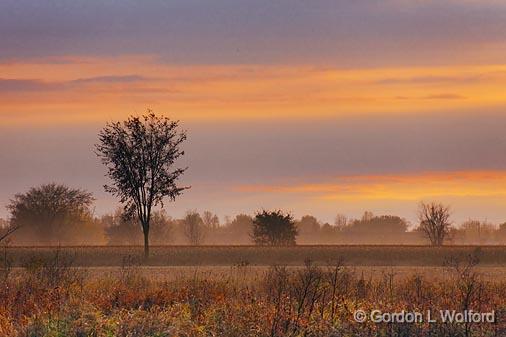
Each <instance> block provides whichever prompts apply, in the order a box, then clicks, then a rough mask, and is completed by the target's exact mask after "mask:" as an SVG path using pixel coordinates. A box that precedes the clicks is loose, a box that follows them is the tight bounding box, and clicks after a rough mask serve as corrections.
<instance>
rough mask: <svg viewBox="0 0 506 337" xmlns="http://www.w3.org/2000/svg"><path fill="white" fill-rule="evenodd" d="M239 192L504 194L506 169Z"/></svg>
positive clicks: (336, 196)
mask: <svg viewBox="0 0 506 337" xmlns="http://www.w3.org/2000/svg"><path fill="white" fill-rule="evenodd" d="M237 190H238V191H240V192H248V193H267V194H273V193H274V194H294V193H296V194H302V195H307V196H310V197H313V198H317V199H320V200H327V201H332V200H415V201H416V200H421V199H424V198H439V197H477V198H479V197H501V198H504V197H506V171H456V172H427V173H419V174H401V175H356V176H340V177H337V178H335V179H330V180H329V181H326V182H317V183H301V184H285V185H241V186H239V187H238V188H237Z"/></svg>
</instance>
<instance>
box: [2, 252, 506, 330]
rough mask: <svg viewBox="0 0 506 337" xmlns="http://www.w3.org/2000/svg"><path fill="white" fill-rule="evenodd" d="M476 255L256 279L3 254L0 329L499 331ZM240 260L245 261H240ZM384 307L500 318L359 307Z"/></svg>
mask: <svg viewBox="0 0 506 337" xmlns="http://www.w3.org/2000/svg"><path fill="white" fill-rule="evenodd" d="M477 262H478V259H477V255H476V254H474V255H473V254H471V255H467V256H466V257H464V258H460V259H457V260H455V259H453V260H449V262H448V263H447V268H448V269H447V272H448V274H449V275H450V279H449V280H439V281H438V280H428V279H426V278H424V277H423V276H420V275H416V274H413V275H412V276H411V277H408V278H404V279H397V278H396V275H395V274H394V273H385V274H384V275H383V276H382V277H380V278H377V279H367V278H364V276H363V275H359V274H356V273H354V272H352V271H351V270H350V269H348V268H346V267H345V266H343V264H342V260H340V259H337V260H334V261H333V262H331V263H329V264H327V265H325V266H316V265H315V264H313V263H312V262H311V261H309V260H308V261H306V264H305V267H303V268H299V269H288V268H286V267H283V266H274V267H271V268H270V269H269V270H268V271H267V272H266V273H264V274H263V275H262V276H261V277H260V278H259V279H258V280H257V282H255V283H253V284H251V283H248V284H244V283H242V282H240V281H238V280H237V279H234V278H222V279H220V280H216V279H214V280H211V279H206V278H198V277H196V276H195V277H189V278H186V279H180V280H177V281H170V282H156V281H154V280H152V279H150V278H146V277H143V276H141V275H140V273H139V272H138V267H137V266H136V265H135V264H133V263H132V260H131V259H125V260H124V264H123V267H122V268H121V272H120V274H119V275H118V276H117V277H109V276H102V277H98V278H90V277H88V276H87V273H86V271H85V270H82V269H77V271H79V272H76V269H73V268H72V266H73V263H74V259H73V257H72V256H69V255H68V254H65V253H63V252H61V251H56V252H52V255H51V256H48V257H47V258H33V259H30V260H27V261H26V263H25V264H24V267H23V270H22V271H21V272H20V273H18V274H17V275H13V274H12V273H10V272H9V268H8V267H5V266H6V262H5V261H3V266H4V267H3V268H2V269H1V270H2V271H3V274H2V276H3V277H2V278H1V282H2V283H1V285H0V335H2V336H6V337H10V336H20V337H21V336H96V337H102V336H103V337H105V336H108V337H109V336H125V337H126V336H129V337H141V336H158V337H160V336H230V337H241V336H421V337H423V336H441V337H445V336H448V337H450V336H457V337H458V336H462V337H464V336H503V335H504V333H505V331H506V330H505V328H506V326H505V320H504V314H505V310H506V300H505V298H504V296H501V294H504V293H505V292H506V283H505V282H504V280H493V281H491V280H488V281H485V280H483V279H482V278H481V277H480V275H479V274H477V273H476V271H475V269H474V266H475V265H476V263H477ZM235 268H237V269H239V271H240V270H241V269H242V268H247V267H244V266H241V265H238V266H236V267H235ZM375 308H378V309H381V310H382V311H384V312H394V311H400V310H411V311H426V310H429V309H432V310H434V311H437V310H440V309H453V310H457V311H461V310H464V309H465V308H472V309H474V310H476V311H481V312H486V311H491V310H495V312H496V323H472V324H464V323H451V324H450V323H447V324H443V323H441V322H437V323H432V324H425V323H421V324H406V323H395V324H385V323H380V324H376V323H371V322H366V323H357V322H355V321H354V320H353V312H354V311H355V310H356V309H362V310H365V311H370V310H372V309H375Z"/></svg>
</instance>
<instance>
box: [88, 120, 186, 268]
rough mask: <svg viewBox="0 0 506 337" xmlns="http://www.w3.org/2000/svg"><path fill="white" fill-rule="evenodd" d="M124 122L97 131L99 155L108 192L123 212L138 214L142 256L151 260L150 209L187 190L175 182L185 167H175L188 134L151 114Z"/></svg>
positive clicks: (175, 125)
mask: <svg viewBox="0 0 506 337" xmlns="http://www.w3.org/2000/svg"><path fill="white" fill-rule="evenodd" d="M148 112H149V113H148V114H147V115H145V116H142V117H141V118H140V117H130V118H128V119H127V120H126V121H124V122H114V123H108V124H107V126H106V127H105V128H104V129H103V130H102V131H100V133H99V143H98V144H97V145H96V153H97V155H98V156H99V157H100V158H101V160H102V163H104V164H105V165H106V166H107V169H108V176H109V178H111V180H112V181H113V185H112V186H110V185H105V186H104V187H105V190H106V191H107V192H110V193H112V194H113V195H115V196H118V197H119V198H120V202H121V203H123V204H124V206H125V211H126V212H127V213H129V214H135V216H136V217H137V218H138V219H139V222H140V223H141V226H142V231H143V234H144V255H145V257H146V258H147V257H148V256H149V229H150V223H151V214H152V208H153V207H154V206H157V205H158V204H160V205H161V206H162V207H163V200H164V199H165V198H169V200H170V201H174V200H175V199H176V197H177V196H179V195H180V194H181V193H182V191H183V190H184V189H186V188H188V187H179V186H177V184H176V182H177V180H178V179H179V177H180V176H181V175H182V174H183V173H184V172H185V170H186V168H174V164H175V161H176V160H177V159H178V158H179V157H181V156H182V155H183V154H184V151H183V150H181V148H180V146H181V143H183V141H184V140H185V139H186V133H185V132H184V131H180V130H179V122H178V121H171V120H170V119H169V118H166V117H163V116H160V117H158V116H156V115H155V114H154V113H152V112H151V111H148Z"/></svg>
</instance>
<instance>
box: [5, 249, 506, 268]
mask: <svg viewBox="0 0 506 337" xmlns="http://www.w3.org/2000/svg"><path fill="white" fill-rule="evenodd" d="M54 249H55V247H8V248H7V251H8V254H9V256H10V257H11V259H12V261H13V264H14V266H22V265H23V264H24V263H25V262H26V261H27V260H30V259H31V258H33V257H34V256H36V257H43V258H49V257H50V256H51V255H52V253H53V251H54ZM60 250H61V251H62V252H63V253H65V254H67V255H70V256H73V258H74V265H77V266H121V265H122V264H123V263H124V260H125V258H129V259H133V260H140V259H141V258H142V254H143V248H142V247H140V246H127V247H125V246H123V247H121V246H112V247H110V246H96V247H93V246H74V247H61V248H60ZM475 250H479V251H480V256H481V265H488V266H505V265H506V246H483V247H474V246H445V247H439V248H435V247H429V246H377V245H350V246H294V247H257V246H198V247H192V246H154V247H152V248H151V257H150V259H149V261H148V263H147V264H148V265H152V266H231V265H253V266H269V265H272V264H279V265H287V266H297V265H298V266H301V265H304V261H306V260H308V259H310V260H311V261H313V262H314V263H316V264H320V265H327V264H328V263H330V262H332V261H334V260H336V259H338V258H342V259H343V260H344V261H346V263H347V264H348V265H355V266H441V265H442V264H443V263H444V261H446V260H448V259H449V258H462V257H464V256H466V255H469V254H470V253H472V252H474V251H475Z"/></svg>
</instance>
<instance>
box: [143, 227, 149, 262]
mask: <svg viewBox="0 0 506 337" xmlns="http://www.w3.org/2000/svg"><path fill="white" fill-rule="evenodd" d="M143 232H144V259H145V260H147V259H148V258H149V229H147V228H144V230H143Z"/></svg>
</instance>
